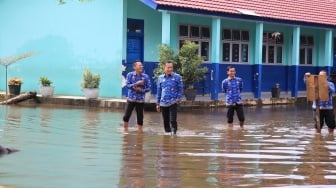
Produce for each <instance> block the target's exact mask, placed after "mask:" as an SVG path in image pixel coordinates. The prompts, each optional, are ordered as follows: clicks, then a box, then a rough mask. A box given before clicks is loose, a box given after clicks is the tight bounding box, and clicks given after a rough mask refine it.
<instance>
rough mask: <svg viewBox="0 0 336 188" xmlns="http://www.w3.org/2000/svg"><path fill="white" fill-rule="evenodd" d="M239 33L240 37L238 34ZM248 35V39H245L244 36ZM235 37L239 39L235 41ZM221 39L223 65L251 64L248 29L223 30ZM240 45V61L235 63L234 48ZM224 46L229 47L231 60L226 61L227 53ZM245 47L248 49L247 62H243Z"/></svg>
mask: <svg viewBox="0 0 336 188" xmlns="http://www.w3.org/2000/svg"><path fill="white" fill-rule="evenodd" d="M237 31H238V32H239V37H238V35H237V34H238V33H237ZM243 33H244V34H248V36H247V39H245V38H244V39H243V36H245V35H243ZM226 34H229V35H230V37H226ZM234 36H236V37H238V38H237V39H234ZM221 38H222V46H221V47H222V52H221V53H222V60H221V61H222V63H237V64H248V63H249V54H250V31H249V30H246V29H229V28H222V31H221ZM237 44H238V61H234V60H235V59H234V57H233V56H234V54H233V50H234V49H233V46H234V45H237ZM224 45H229V52H227V53H228V55H229V60H228V61H226V60H225V59H224V58H226V55H225V54H226V53H225V51H224V50H225V49H224ZM243 46H246V47H247V51H246V57H247V58H246V61H243Z"/></svg>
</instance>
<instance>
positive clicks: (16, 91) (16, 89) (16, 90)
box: [8, 85, 21, 95]
mask: <svg viewBox="0 0 336 188" xmlns="http://www.w3.org/2000/svg"><path fill="white" fill-rule="evenodd" d="M8 89H9V94H11V95H20V91H21V85H8Z"/></svg>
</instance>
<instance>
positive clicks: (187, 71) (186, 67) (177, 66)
mask: <svg viewBox="0 0 336 188" xmlns="http://www.w3.org/2000/svg"><path fill="white" fill-rule="evenodd" d="M198 47H199V46H198V45H197V44H195V43H194V42H191V41H186V42H185V43H184V44H183V45H182V47H181V48H180V49H179V51H178V53H177V54H175V53H174V51H173V50H172V49H171V48H170V47H169V46H168V45H166V44H162V45H159V47H158V50H159V63H158V66H157V68H156V69H154V78H155V79H156V78H158V77H159V75H161V74H164V69H163V68H164V62H165V61H167V60H173V61H174V72H176V73H178V74H181V76H182V80H183V82H184V84H185V86H187V87H190V88H192V87H193V84H194V83H195V82H198V81H200V80H202V79H204V78H205V74H206V73H207V71H208V69H207V68H206V67H201V64H202V63H203V61H204V60H203V58H202V57H201V56H200V55H198V53H197V51H198Z"/></svg>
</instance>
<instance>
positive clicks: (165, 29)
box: [161, 11, 171, 46]
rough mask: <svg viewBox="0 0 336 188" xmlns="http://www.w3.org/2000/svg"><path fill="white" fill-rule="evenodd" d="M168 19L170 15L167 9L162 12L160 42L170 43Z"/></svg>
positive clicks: (169, 19)
mask: <svg viewBox="0 0 336 188" xmlns="http://www.w3.org/2000/svg"><path fill="white" fill-rule="evenodd" d="M170 21H171V15H170V14H169V13H168V12H167V11H163V12H162V39H161V40H162V41H161V42H162V44H167V45H168V46H169V45H170Z"/></svg>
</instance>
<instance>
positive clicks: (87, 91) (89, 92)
mask: <svg viewBox="0 0 336 188" xmlns="http://www.w3.org/2000/svg"><path fill="white" fill-rule="evenodd" d="M83 92H84V96H85V98H88V99H96V98H98V94H99V88H83Z"/></svg>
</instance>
